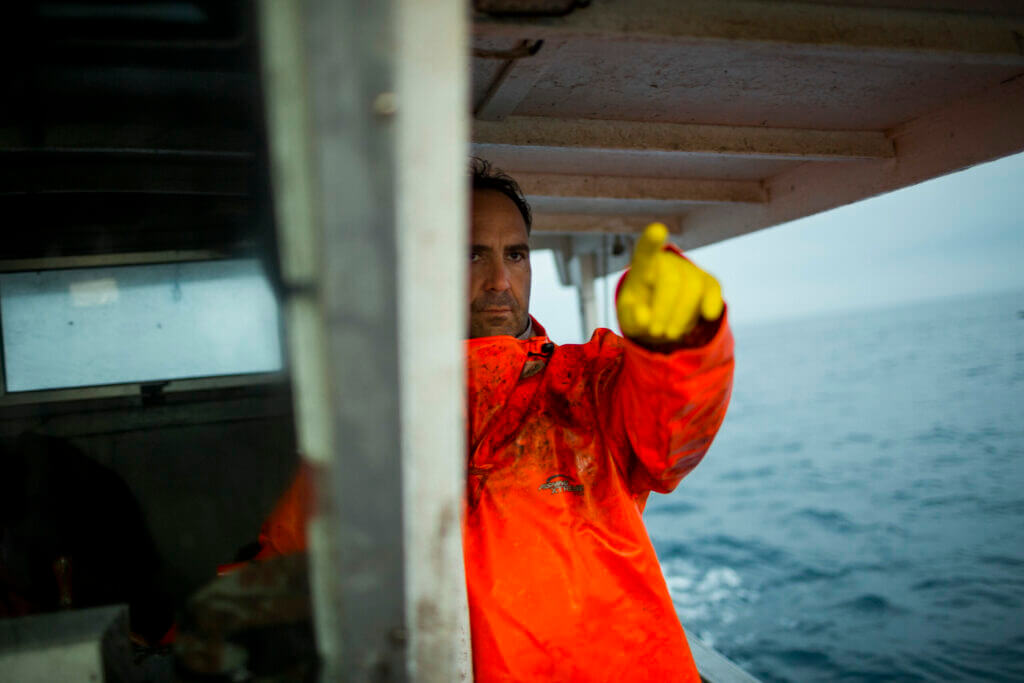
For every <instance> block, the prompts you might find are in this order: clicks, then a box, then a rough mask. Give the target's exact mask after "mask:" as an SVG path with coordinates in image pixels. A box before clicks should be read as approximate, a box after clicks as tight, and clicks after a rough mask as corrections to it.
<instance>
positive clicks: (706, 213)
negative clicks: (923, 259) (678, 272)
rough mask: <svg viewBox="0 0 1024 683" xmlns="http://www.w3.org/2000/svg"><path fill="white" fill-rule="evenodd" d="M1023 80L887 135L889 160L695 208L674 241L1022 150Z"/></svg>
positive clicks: (732, 230)
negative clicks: (753, 201)
mask: <svg viewBox="0 0 1024 683" xmlns="http://www.w3.org/2000/svg"><path fill="white" fill-rule="evenodd" d="M1021 111H1024V76H1021V77H1017V78H1014V79H1010V80H1008V81H1004V82H1003V83H1000V84H999V85H997V86H994V87H992V88H989V89H988V90H986V91H984V92H982V93H980V94H978V95H977V96H974V97H969V98H965V99H963V100H960V101H958V102H954V103H953V104H951V105H949V106H947V107H945V108H943V109H940V110H938V111H935V112H931V113H929V114H926V115H924V116H922V117H920V118H918V119H915V120H913V121H909V122H907V123H905V124H903V125H901V126H899V127H898V128H896V129H894V130H893V131H890V136H891V137H892V139H893V141H894V143H895V146H896V151H897V156H896V158H895V159H893V160H889V161H872V160H865V161H860V162H851V163H848V164H801V165H799V166H797V167H795V168H793V169H792V170H789V171H786V172H783V173H780V174H779V175H777V176H775V177H773V178H770V179H768V180H767V181H765V184H766V187H767V191H768V193H769V195H770V197H771V201H770V202H769V203H767V204H761V205H749V204H748V205H740V204H732V205H720V206H707V207H700V208H698V209H696V210H694V211H692V212H689V213H687V215H686V217H685V218H684V219H683V222H682V228H683V232H682V235H681V236H679V237H678V238H676V239H675V240H674V241H675V242H676V243H677V244H678V245H679V246H680V247H682V248H684V249H694V248H696V247H700V246H703V245H706V244H711V243H713V242H718V241H721V240H725V239H729V238H730V237H736V236H738V235H743V234H746V233H749V232H753V231H755V230H759V229H761V228H766V227H770V226H773V225H778V224H780V223H785V222H787V221H791V220H795V219H797V218H803V217H804V216H809V215H812V214H815V213H819V212H821V211H827V210H829V209H833V208H835V207H838V206H843V205H845V204H850V203H852V202H855V201H859V200H861V199H866V198H868V197H872V196H875V195H878V194H882V193H883V192H890V191H892V190H897V189H900V188H903V187H907V186H909V185H914V184H915V183H919V182H922V181H925V180H930V179H932V178H937V177H939V176H942V175H945V174H947V173H952V172H954V171H960V170H963V169H966V168H969V167H971V166H973V165H975V164H980V163H984V162H986V161H992V160H994V159H998V158H1000V157H1003V156H1007V155H1010V154H1014V153H1018V152H1020V151H1021V150H1022V149H1024V126H1021V125H1020V112H1021Z"/></svg>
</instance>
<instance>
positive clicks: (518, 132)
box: [473, 116, 893, 160]
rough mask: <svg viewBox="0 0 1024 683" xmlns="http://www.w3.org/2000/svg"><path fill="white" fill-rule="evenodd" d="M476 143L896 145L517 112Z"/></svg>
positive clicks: (782, 149)
mask: <svg viewBox="0 0 1024 683" xmlns="http://www.w3.org/2000/svg"><path fill="white" fill-rule="evenodd" d="M473 142H475V143H478V144H486V145H506V146H512V147H534V148H539V147H543V148H568V149H581V148H582V149H596V150H607V151H633V152H637V151H639V152H658V153H677V154H695V155H715V156H721V155H725V156H735V157H745V158H753V159H798V160H847V159H887V158H890V157H892V156H893V148H892V143H891V142H890V141H889V139H888V138H886V136H885V135H884V134H883V133H879V132H873V131H826V130H799V129H789V128H761V127H758V126H716V125H697V124H682V123H650V122H638V121H607V120H596V119H550V118H546V117H542V116H515V117H509V118H507V119H505V120H504V121H501V122H497V121H476V122H475V123H474V124H473Z"/></svg>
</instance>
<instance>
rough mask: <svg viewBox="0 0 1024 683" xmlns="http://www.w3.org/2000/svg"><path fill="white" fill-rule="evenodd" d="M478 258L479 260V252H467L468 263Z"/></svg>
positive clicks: (474, 261)
mask: <svg viewBox="0 0 1024 683" xmlns="http://www.w3.org/2000/svg"><path fill="white" fill-rule="evenodd" d="M479 260H480V254H479V253H478V252H475V251H471V252H469V262H470V263H476V262H477V261H479Z"/></svg>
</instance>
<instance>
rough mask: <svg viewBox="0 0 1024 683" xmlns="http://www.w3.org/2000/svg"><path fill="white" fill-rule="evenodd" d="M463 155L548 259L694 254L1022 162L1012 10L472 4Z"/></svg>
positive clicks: (1019, 60) (1023, 71)
mask: <svg viewBox="0 0 1024 683" xmlns="http://www.w3.org/2000/svg"><path fill="white" fill-rule="evenodd" d="M475 7H476V9H477V11H476V12H475V14H474V17H473V33H472V45H473V48H474V57H473V78H472V93H471V97H472V102H473V107H474V121H473V145H472V148H473V151H474V153H475V154H477V155H480V156H482V157H485V158H488V159H489V160H490V161H492V162H493V163H494V164H495V165H496V166H499V167H501V168H502V169H504V170H506V171H507V172H509V173H510V174H512V175H513V176H515V177H516V178H518V179H519V181H520V183H521V184H522V186H523V188H524V191H525V193H526V195H527V196H528V198H529V200H530V201H531V204H532V206H533V208H534V212H535V215H536V218H535V223H534V229H535V231H537V233H538V234H539V235H540V239H541V241H542V242H543V241H544V239H545V237H544V236H545V235H547V236H549V237H548V242H547V243H548V244H556V243H557V242H552V241H551V236H572V235H584V234H594V233H605V234H607V233H620V234H621V233H634V232H637V231H639V230H642V229H643V227H644V226H645V225H646V224H647V223H648V222H650V221H652V220H655V219H657V220H661V221H662V222H665V223H666V224H667V225H668V226H669V229H670V231H671V232H672V233H673V235H674V240H675V241H676V242H677V243H678V244H679V245H680V246H681V247H683V248H684V249H692V248H695V247H700V246H703V245H707V244H711V243H713V242H717V241H720V240H724V239H728V238H731V237H735V236H738V235H743V234H746V233H749V232H752V231H755V230H759V229H762V228H767V227H771V226H774V225H778V224H780V223H784V222H787V221H791V220H794V219H797V218H801V217H804V216H808V215H811V214H815V213H818V212H821V211H825V210H828V209H831V208H834V207H837V206H841V205H844V204H848V203H851V202H855V201H858V200H861V199H865V198H867V197H871V196H874V195H878V194H881V193H884V192H888V191H891V190H895V189H899V188H901V187H905V186H908V185H912V184H914V183H918V182H921V181H924V180H928V179H930V178H935V177H937V176H941V175H944V174H947V173H950V172H953V171H957V170H960V169H964V168H967V167H969V166H972V165H974V164H978V163H981V162H985V161H989V160H992V159H996V158H999V157H1002V156H1005V155H1009V154H1013V153H1015V152H1019V151H1021V150H1024V125H1022V123H1024V120H1022V118H1021V114H1020V112H1021V111H1024V78H1022V76H1024V5H1022V3H1020V2H1016V1H1013V2H1011V1H1009V0H1004V1H998V0H989V1H981V2H971V1H967V0H962V1H957V0H942V1H940V2H925V1H924V0H885V1H883V0H859V1H857V0H814V1H811V2H774V1H773V2H768V1H764V0H728V1H722V0H714V1H687V2H678V1H675V0H633V1H632V2H609V1H602V0H594V1H593V2H589V3H586V2H578V1H576V2H574V1H573V0H550V1H544V0H528V1H521V0H509V1H503V0H477V2H475Z"/></svg>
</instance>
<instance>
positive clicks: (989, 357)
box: [645, 292, 1024, 681]
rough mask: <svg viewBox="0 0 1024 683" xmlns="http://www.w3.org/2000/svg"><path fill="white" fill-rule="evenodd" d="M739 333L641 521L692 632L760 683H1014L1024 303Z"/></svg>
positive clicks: (851, 317) (953, 306)
mask: <svg viewBox="0 0 1024 683" xmlns="http://www.w3.org/2000/svg"><path fill="white" fill-rule="evenodd" d="M735 337H736V376H735V386H734V390H733V397H732V403H731V406H730V408H729V412H728V415H727V417H726V420H725V423H724V425H723V426H722V430H721V431H720V433H719V435H718V437H717V439H716V441H715V443H714V445H713V446H712V448H711V450H710V452H709V453H708V455H707V457H706V458H705V460H704V462H703V463H701V465H700V466H699V467H698V468H697V469H696V470H695V471H694V472H693V473H692V474H691V475H690V476H689V477H687V479H685V480H684V481H683V482H682V484H681V485H680V487H679V488H678V489H677V490H676V491H675V492H674V493H673V494H671V495H669V496H652V499H651V501H650V503H649V504H648V507H647V512H646V513H645V519H646V522H647V526H648V529H649V531H650V534H651V537H652V540H653V541H654V545H655V548H656V549H657V551H658V555H659V558H660V559H661V563H662V566H663V568H664V570H665V574H666V578H667V581H668V585H669V589H670V591H671V593H672V596H673V599H674V601H675V605H676V609H677V611H678V613H679V617H680V619H681V621H682V622H683V625H684V626H685V627H686V628H687V631H688V633H689V634H691V635H692V636H696V637H699V638H701V639H703V640H704V641H705V642H707V643H708V644H710V645H712V646H713V647H715V648H716V649H718V650H719V651H720V652H722V653H723V654H725V655H726V656H727V657H729V658H730V659H732V660H733V661H735V662H736V663H737V664H739V665H740V666H742V667H743V668H744V669H746V670H747V671H749V672H750V673H751V674H753V675H754V676H756V677H758V678H760V679H762V680H764V681H950V680H987V681H1024V292H1015V293H1003V294H998V295H991V294H990V295H986V296H982V297H973V298H961V299H947V300H943V301H931V302H926V303H918V304H913V305H909V306H903V307H898V308H890V309H884V310H875V311H858V312H853V313H843V314H829V315H826V316H821V317H816V318H806V319H800V320H792V321H780V322H772V323H768V324H762V325H759V326H751V327H746V328H742V327H741V328H739V329H737V330H735Z"/></svg>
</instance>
